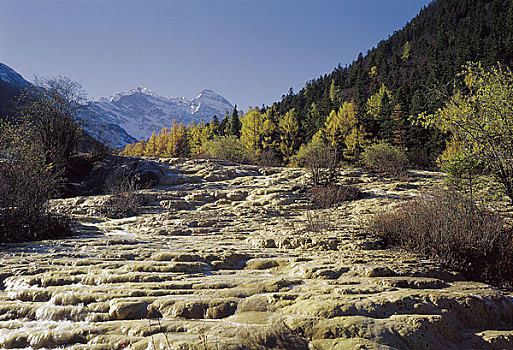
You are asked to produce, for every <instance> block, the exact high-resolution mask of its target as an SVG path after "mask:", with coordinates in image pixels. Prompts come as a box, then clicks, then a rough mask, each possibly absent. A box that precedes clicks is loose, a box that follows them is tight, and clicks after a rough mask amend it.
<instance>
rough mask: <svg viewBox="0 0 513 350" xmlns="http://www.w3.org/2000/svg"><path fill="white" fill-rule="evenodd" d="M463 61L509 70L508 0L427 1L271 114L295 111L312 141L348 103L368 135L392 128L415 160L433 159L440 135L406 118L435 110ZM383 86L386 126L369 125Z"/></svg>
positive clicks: (512, 52) (512, 28) (511, 11)
mask: <svg viewBox="0 0 513 350" xmlns="http://www.w3.org/2000/svg"><path fill="white" fill-rule="evenodd" d="M468 61H481V62H482V63H483V64H484V65H485V66H489V65H493V64H496V63H497V62H501V63H503V64H505V65H507V66H511V64H512V63H513V1H507V0H437V1H434V2H432V3H431V4H430V5H429V6H427V7H426V8H424V9H422V10H421V11H420V13H419V14H418V15H417V16H416V17H415V18H414V19H412V20H411V21H410V22H409V23H408V24H407V25H406V26H405V27H404V28H403V29H401V30H399V31H397V32H395V33H394V34H393V35H392V36H390V37H389V38H388V39H387V40H383V41H382V42H380V43H379V44H378V45H377V47H376V48H373V49H372V50H370V51H369V52H368V53H367V54H366V55H365V56H364V55H362V54H360V55H359V57H358V59H357V60H355V61H354V62H353V63H352V64H351V65H349V66H347V67H341V66H339V67H337V68H335V69H334V70H333V72H331V73H330V74H326V75H324V76H321V77H319V78H318V79H314V80H312V81H310V82H308V83H307V84H306V86H305V87H304V88H303V89H302V90H301V91H300V92H299V93H298V94H289V95H287V96H284V97H283V99H282V100H281V101H280V102H277V103H275V104H274V105H273V109H274V110H276V112H277V113H279V114H283V113H286V111H288V110H290V109H292V108H294V109H295V110H296V112H297V115H298V116H299V119H300V120H301V121H302V127H303V130H305V133H306V134H307V136H308V137H311V136H312V134H313V133H314V132H315V131H316V130H318V129H319V127H321V126H322V125H323V123H324V121H325V120H326V116H327V115H329V113H330V111H331V110H337V109H338V108H339V107H340V106H341V105H342V103H343V102H344V101H350V100H352V99H354V100H355V102H356V104H357V105H358V110H359V112H358V114H359V115H358V119H359V122H360V123H361V124H362V125H363V126H364V127H365V129H366V131H368V132H370V133H371V136H373V137H377V138H378V139H388V138H389V135H390V130H388V131H387V130H385V129H393V130H394V131H395V132H396V133H397V132H400V133H402V134H403V140H402V142H401V143H402V144H401V145H402V146H406V147H408V148H409V149H410V150H411V151H412V152H417V153H418V152H422V151H421V150H424V153H427V154H424V155H423V156H424V157H428V156H430V157H431V159H432V158H433V157H434V156H435V155H436V154H437V152H438V151H439V148H440V147H441V145H442V142H440V137H439V135H436V134H435V133H433V132H428V131H426V130H423V129H420V128H416V127H413V126H412V125H411V124H410V123H409V122H408V120H407V119H408V116H409V115H411V114H417V113H420V112H422V111H433V110H434V109H435V108H437V107H438V106H440V103H441V101H440V99H439V98H438V92H444V91H446V90H447V88H450V87H451V84H449V83H450V82H451V81H452V80H453V79H454V77H455V75H456V74H457V72H459V71H460V70H461V66H462V65H463V64H465V63H466V62H468ZM383 85H385V86H386V88H387V89H388V91H389V92H390V93H389V94H388V98H389V101H385V102H386V103H384V104H383V105H382V111H380V113H381V114H382V115H381V116H382V117H383V119H384V120H385V121H386V122H381V123H376V121H375V120H372V118H370V117H369V116H368V115H367V114H368V113H367V105H366V102H367V100H368V98H369V97H370V96H372V95H373V94H376V93H378V92H379V89H380V88H381V87H382V86H383ZM313 103H315V105H316V108H317V110H318V111H319V113H318V115H319V116H318V117H317V118H314V119H315V120H312V116H311V115H310V114H311V113H310V111H311V109H312V104H313ZM394 113H395V115H394ZM309 130H313V131H310V132H309ZM426 147H427V148H426ZM426 150H427V152H426ZM417 156H418V157H420V156H419V155H418V154H417ZM418 161H421V160H420V159H418Z"/></svg>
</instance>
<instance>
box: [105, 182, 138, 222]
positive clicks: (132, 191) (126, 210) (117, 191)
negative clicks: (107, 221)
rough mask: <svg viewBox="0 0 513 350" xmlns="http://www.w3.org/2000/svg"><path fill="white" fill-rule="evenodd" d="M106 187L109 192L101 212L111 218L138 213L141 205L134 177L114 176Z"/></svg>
mask: <svg viewBox="0 0 513 350" xmlns="http://www.w3.org/2000/svg"><path fill="white" fill-rule="evenodd" d="M107 187H108V189H109V192H110V193H111V194H110V196H109V197H108V198H107V200H106V201H105V202H104V204H103V207H102V208H101V212H102V214H104V215H105V216H107V217H109V218H113V219H120V218H124V217H129V216H133V215H137V214H138V212H139V210H140V207H141V205H142V198H141V197H140V196H139V195H138V194H137V192H136V191H137V190H138V186H137V183H136V180H135V179H134V178H131V177H128V176H118V177H114V178H112V179H111V180H110V181H109V184H108V186H107Z"/></svg>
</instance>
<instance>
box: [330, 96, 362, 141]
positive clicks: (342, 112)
mask: <svg viewBox="0 0 513 350" xmlns="http://www.w3.org/2000/svg"><path fill="white" fill-rule="evenodd" d="M356 113H357V109H356V104H355V103H354V102H344V103H343V104H342V106H341V107H340V108H339V110H338V112H335V111H331V113H330V115H329V116H328V119H327V120H326V124H325V128H326V137H327V139H328V141H329V142H330V143H331V145H332V146H335V147H337V148H339V149H343V148H345V139H346V137H347V135H349V134H350V133H351V130H352V129H353V128H355V127H356V124H357V123H358V119H357V118H356Z"/></svg>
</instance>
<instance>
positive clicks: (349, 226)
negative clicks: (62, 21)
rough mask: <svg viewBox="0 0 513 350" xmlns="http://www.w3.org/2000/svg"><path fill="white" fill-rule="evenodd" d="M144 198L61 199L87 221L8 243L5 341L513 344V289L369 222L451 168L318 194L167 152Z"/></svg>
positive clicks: (284, 179)
mask: <svg viewBox="0 0 513 350" xmlns="http://www.w3.org/2000/svg"><path fill="white" fill-rule="evenodd" d="M153 166H154V167H157V168H158V169H159V172H160V175H161V176H160V177H159V179H158V181H159V184H158V186H156V187H154V188H152V189H149V190H144V191H140V196H141V197H142V199H143V210H142V212H141V213H140V214H139V215H137V216H133V217H129V218H125V219H116V220H114V219H105V218H103V217H102V216H101V215H100V213H101V210H100V208H101V206H102V204H103V203H104V202H105V200H106V198H105V197H104V196H90V197H76V198H70V199H65V200H56V201H55V202H54V203H53V206H54V208H55V210H58V211H61V212H66V213H68V214H71V215H72V216H73V217H74V218H75V219H77V221H78V224H77V225H76V227H75V230H76V231H77V236H76V237H73V238H70V239H67V240H60V241H44V242H37V243H26V244H9V245H3V246H1V248H0V266H1V270H0V282H1V283H0V348H3V349H11V348H24V349H42V348H45V349H54V348H65V349H98V350H99V349H121V348H129V349H513V303H512V300H513V299H511V296H510V295H508V294H507V293H504V292H501V291H499V290H497V289H495V288H493V287H490V286H488V285H486V284H482V283H476V282H469V281H465V280H464V279H463V278H462V277H461V276H460V275H458V274H457V273H454V272H451V271H447V270H445V269H443V268H442V267H440V266H439V265H437V264H436V263H434V262H432V261H429V260H423V259H422V258H421V257H419V256H416V255H413V254H408V253H404V252H400V251H391V250H383V249H381V248H380V244H379V243H380V242H379V240H378V239H377V238H375V237H371V236H367V235H366V233H365V231H364V230H363V229H362V226H363V225H364V222H365V220H366V218H367V217H368V216H369V215H371V214H372V213H374V212H376V211H377V210H380V209H381V208H383V207H384V206H386V205H394V204H395V203H399V202H400V201H406V200H409V199H411V198H413V197H414V196H418V195H419V194H420V193H421V192H422V191H423V190H425V189H427V188H429V187H431V186H435V185H436V184H439V183H440V180H441V175H440V174H437V173H428V172H417V173H414V174H413V175H412V176H411V177H410V178H409V179H407V181H403V182H397V181H393V180H390V179H385V178H382V177H379V176H376V175H372V174H368V173H365V172H362V171H360V170H346V171H344V172H343V174H342V175H343V176H342V180H341V181H342V183H345V184H352V185H354V186H357V187H358V188H359V189H360V190H361V191H363V193H364V196H363V198H361V199H359V200H356V201H352V202H345V203H342V204H340V205H338V206H337V207H335V208H331V209H322V210H321V209H313V208H312V206H311V204H310V202H309V201H308V199H307V198H306V195H305V193H304V190H303V186H302V185H303V184H305V183H307V181H308V178H307V175H306V174H305V173H304V172H303V171H302V170H299V169H287V168H267V169H260V168H256V167H250V166H237V165H231V164H227V163H222V162H215V161H184V160H177V159H171V160H161V162H160V163H159V164H153Z"/></svg>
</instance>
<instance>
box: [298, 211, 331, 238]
mask: <svg viewBox="0 0 513 350" xmlns="http://www.w3.org/2000/svg"><path fill="white" fill-rule="evenodd" d="M304 229H305V231H307V232H315V233H323V232H327V231H332V230H333V229H334V227H333V224H332V220H331V216H330V215H329V214H328V213H322V212H318V213H314V212H313V211H311V210H309V211H307V212H306V223H305V228H304Z"/></svg>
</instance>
